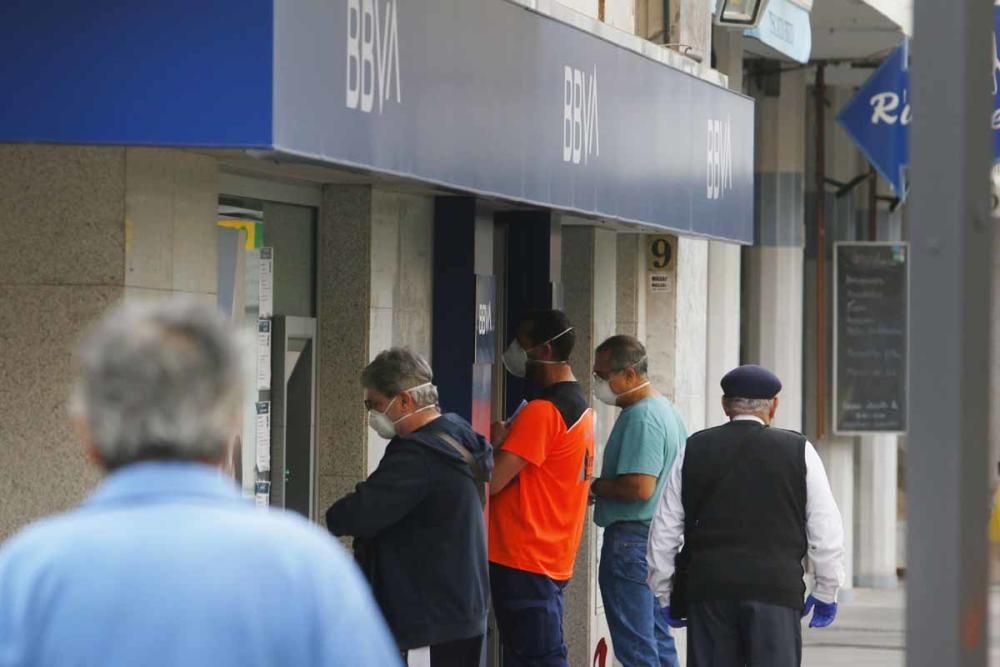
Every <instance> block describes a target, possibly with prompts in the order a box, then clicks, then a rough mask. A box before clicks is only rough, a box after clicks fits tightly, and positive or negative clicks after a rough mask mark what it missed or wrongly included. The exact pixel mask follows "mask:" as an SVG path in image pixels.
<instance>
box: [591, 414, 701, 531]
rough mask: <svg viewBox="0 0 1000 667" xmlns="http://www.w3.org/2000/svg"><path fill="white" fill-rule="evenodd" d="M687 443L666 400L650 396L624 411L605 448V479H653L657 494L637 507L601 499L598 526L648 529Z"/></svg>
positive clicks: (597, 507) (596, 515) (596, 517)
mask: <svg viewBox="0 0 1000 667" xmlns="http://www.w3.org/2000/svg"><path fill="white" fill-rule="evenodd" d="M686 440H687V429H686V428H685V427H684V422H683V421H682V420H681V416H680V414H679V413H678V412H677V408H675V407H674V404H673V403H671V402H670V401H669V400H668V399H667V398H666V397H665V396H650V397H648V398H644V399H642V400H641V401H639V402H638V403H635V404H633V405H630V406H629V407H627V408H625V409H624V410H622V412H621V414H620V415H619V416H618V421H616V422H615V426H614V428H613V429H612V430H611V436H610V437H609V438H608V444H607V445H605V447H604V465H603V468H602V469H601V477H602V478H603V479H612V478H614V477H618V476H619V475H629V474H643V475H653V476H655V477H656V491H655V492H654V493H653V495H652V496H651V497H650V498H649V500H644V501H642V502H635V503H625V502H620V501H617V500H609V499H607V498H598V499H597V503H596V505H595V507H594V522H595V523H596V524H597V525H598V526H601V527H607V526H610V525H611V524H613V523H618V522H619V521H640V522H642V523H644V524H646V525H647V526H648V525H649V521H650V519H652V518H653V511H654V510H655V509H656V502H657V500H659V498H660V493H661V492H662V491H663V485H664V484H665V483H666V481H667V476H668V473H669V471H670V468H671V466H673V464H674V459H676V458H677V454H678V453H680V451H681V448H682V447H683V446H684V442H685V441H686Z"/></svg>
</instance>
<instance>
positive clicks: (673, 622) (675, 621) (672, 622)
mask: <svg viewBox="0 0 1000 667" xmlns="http://www.w3.org/2000/svg"><path fill="white" fill-rule="evenodd" d="M660 613H661V614H663V618H664V619H665V620H666V621H667V625H669V626H670V627H672V628H675V629H677V630H680V629H681V628H686V627H687V621H685V620H684V619H680V618H674V617H673V616H671V615H670V607H661V608H660Z"/></svg>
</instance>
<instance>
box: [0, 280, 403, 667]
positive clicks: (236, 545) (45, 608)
mask: <svg viewBox="0 0 1000 667" xmlns="http://www.w3.org/2000/svg"><path fill="white" fill-rule="evenodd" d="M79 366H80V372H79V382H78V384H77V388H76V391H75V394H74V400H73V414H74V426H75V428H76V431H77V432H78V434H79V436H80V438H81V440H82V441H83V444H84V447H85V448H86V451H87V454H88V456H89V458H90V459H91V460H92V461H93V462H94V463H95V464H97V465H98V466H100V467H101V468H103V469H104V470H105V471H106V472H107V477H106V479H105V480H104V482H103V483H102V484H101V486H100V488H99V489H98V490H97V491H96V492H95V493H94V494H93V495H92V496H91V497H90V499H89V500H87V501H86V502H85V503H84V504H83V505H82V506H81V507H79V508H78V509H76V510H73V511H71V512H68V513H66V514H63V515H61V516H57V517H54V518H50V519H47V520H43V521H40V522H38V523H36V524H34V525H32V526H30V527H28V528H26V529H25V530H23V531H21V532H20V533H19V534H18V535H17V536H15V537H14V538H13V539H12V540H11V541H10V542H9V543H8V544H7V545H6V546H5V547H4V548H3V550H2V551H0V665H3V666H4V667H15V666H22V665H24V666H27V665H82V666H87V665H101V666H118V665H121V666H129V667H134V666H135V665H185V666H187V665H212V666H213V667H225V666H228V665H233V666H236V665H240V666H241V667H245V666H248V665H258V666H260V667H264V666H273V665H371V666H379V667H381V666H382V665H394V664H399V657H398V653H397V652H396V651H395V647H394V646H393V643H392V640H391V638H390V636H389V633H388V632H387V629H386V627H385V624H384V622H383V621H382V619H381V617H380V616H379V614H378V610H377V608H376V606H375V604H374V601H373V600H372V598H371V596H370V594H369V593H368V591H367V589H366V587H365V585H364V581H363V580H362V578H361V577H360V575H359V574H358V573H357V571H356V568H355V567H354V565H353V564H352V563H351V561H350V559H349V558H348V557H347V555H346V554H345V553H344V552H343V550H342V549H341V547H340V546H339V545H338V544H336V541H335V540H333V539H331V538H330V537H329V535H327V534H325V533H323V532H322V531H321V530H320V529H318V528H316V527H313V526H311V525H309V524H308V523H307V522H306V521H305V520H304V519H301V518H297V517H295V516H294V515H292V514H286V513H285V512H283V511H270V512H263V511H261V510H257V509H255V508H254V507H253V505H252V503H249V502H248V501H245V500H244V499H243V498H242V497H241V494H240V492H239V489H238V488H237V487H236V486H235V484H234V483H233V481H232V480H231V479H229V478H227V477H225V476H224V475H223V474H222V472H221V467H222V466H223V465H224V464H225V463H226V460H227V448H228V447H227V443H230V442H231V441H232V436H233V434H234V433H235V432H236V430H237V428H238V425H239V415H240V395H241V386H242V383H241V377H240V372H239V369H240V361H239V355H238V352H237V348H236V346H235V343H234V340H233V336H232V334H231V332H230V331H229V329H228V328H227V327H226V326H225V323H224V321H223V320H222V319H221V317H220V316H219V315H218V314H217V313H216V312H215V311H214V309H212V308H210V307H208V306H205V305H199V304H196V303H194V302H192V301H187V300H169V301H165V302H160V303H158V304H155V305H154V304H143V305H128V306H123V307H119V308H117V309H116V310H114V311H113V312H112V313H111V314H109V315H108V316H107V317H105V318H104V319H103V320H102V321H101V322H100V323H99V324H98V325H97V326H96V328H95V329H94V330H93V331H92V332H91V334H90V335H89V336H88V337H87V339H86V341H85V342H84V344H83V346H82V347H81V349H80V353H79Z"/></svg>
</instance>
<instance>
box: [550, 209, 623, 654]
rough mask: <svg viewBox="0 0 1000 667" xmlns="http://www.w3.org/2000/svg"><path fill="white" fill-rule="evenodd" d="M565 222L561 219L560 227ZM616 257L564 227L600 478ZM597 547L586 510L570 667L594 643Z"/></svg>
mask: <svg viewBox="0 0 1000 667" xmlns="http://www.w3.org/2000/svg"><path fill="white" fill-rule="evenodd" d="M567 218H568V216H563V222H564V223H565V222H567ZM617 254H618V245H617V240H616V238H615V233H614V232H611V231H607V230H603V229H597V228H595V227H585V226H579V225H564V226H563V231H562V258H563V262H562V283H563V285H564V287H565V290H564V295H563V297H564V310H565V312H566V315H567V316H568V317H569V319H570V321H571V322H572V323H573V325H574V326H575V327H576V349H575V351H574V352H573V359H572V366H573V373H574V374H575V375H576V377H577V379H579V380H580V384H581V386H582V387H583V390H584V391H585V392H586V394H587V396H588V397H591V405H592V406H593V409H594V427H595V428H594V439H595V451H596V462H595V463H596V465H595V467H594V474H595V475H597V474H598V473H599V468H600V461H601V460H602V458H603V454H604V444H605V442H607V439H608V435H609V434H610V433H611V427H612V426H613V424H614V420H615V418H616V417H617V415H616V412H617V411H616V410H615V408H613V407H610V406H607V405H604V404H603V403H600V402H598V401H596V400H594V399H593V398H592V396H593V394H592V391H593V388H592V371H593V367H594V348H595V347H597V345H598V344H600V343H601V341H603V340H604V339H605V338H608V337H609V336H611V335H613V334H614V333H615V325H616V316H617V308H616V286H615V277H616V274H617V270H616V266H615V265H616V259H617ZM598 546H599V545H598V536H597V531H596V530H595V526H594V524H593V511H592V510H588V511H587V518H586V522H585V524H584V532H583V539H582V540H581V542H580V550H579V551H578V552H577V557H576V567H575V571H574V574H573V580H572V582H570V585H569V586H568V587H567V589H566V617H565V622H564V623H563V628H564V632H565V634H566V643H567V644H568V645H569V664H571V665H589V664H591V659H592V651H593V650H594V644H595V643H596V642H597V623H598V620H597V600H598V595H599V592H598V587H597V567H598V557H599V552H598Z"/></svg>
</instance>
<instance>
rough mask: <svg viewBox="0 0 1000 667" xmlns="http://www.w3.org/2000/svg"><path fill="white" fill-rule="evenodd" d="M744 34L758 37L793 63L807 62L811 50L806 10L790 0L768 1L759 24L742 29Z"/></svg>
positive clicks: (807, 11) (809, 24) (810, 31)
mask: <svg viewBox="0 0 1000 667" xmlns="http://www.w3.org/2000/svg"><path fill="white" fill-rule="evenodd" d="M744 34H745V35H746V36H747V37H753V38H755V39H758V40H760V41H761V42H763V43H764V44H767V45H768V46H770V47H771V48H772V49H774V50H775V51H777V52H778V53H781V54H784V55H786V56H788V57H789V58H791V59H792V60H795V61H796V62H800V63H807V62H809V54H810V53H812V24H811V23H810V21H809V10H807V9H805V8H803V7H800V6H799V5H797V4H795V3H794V2H792V0H770V2H768V3H767V9H765V10H764V16H763V18H761V21H760V25H759V26H757V27H756V28H753V29H752V30H746V31H745V32H744Z"/></svg>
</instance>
